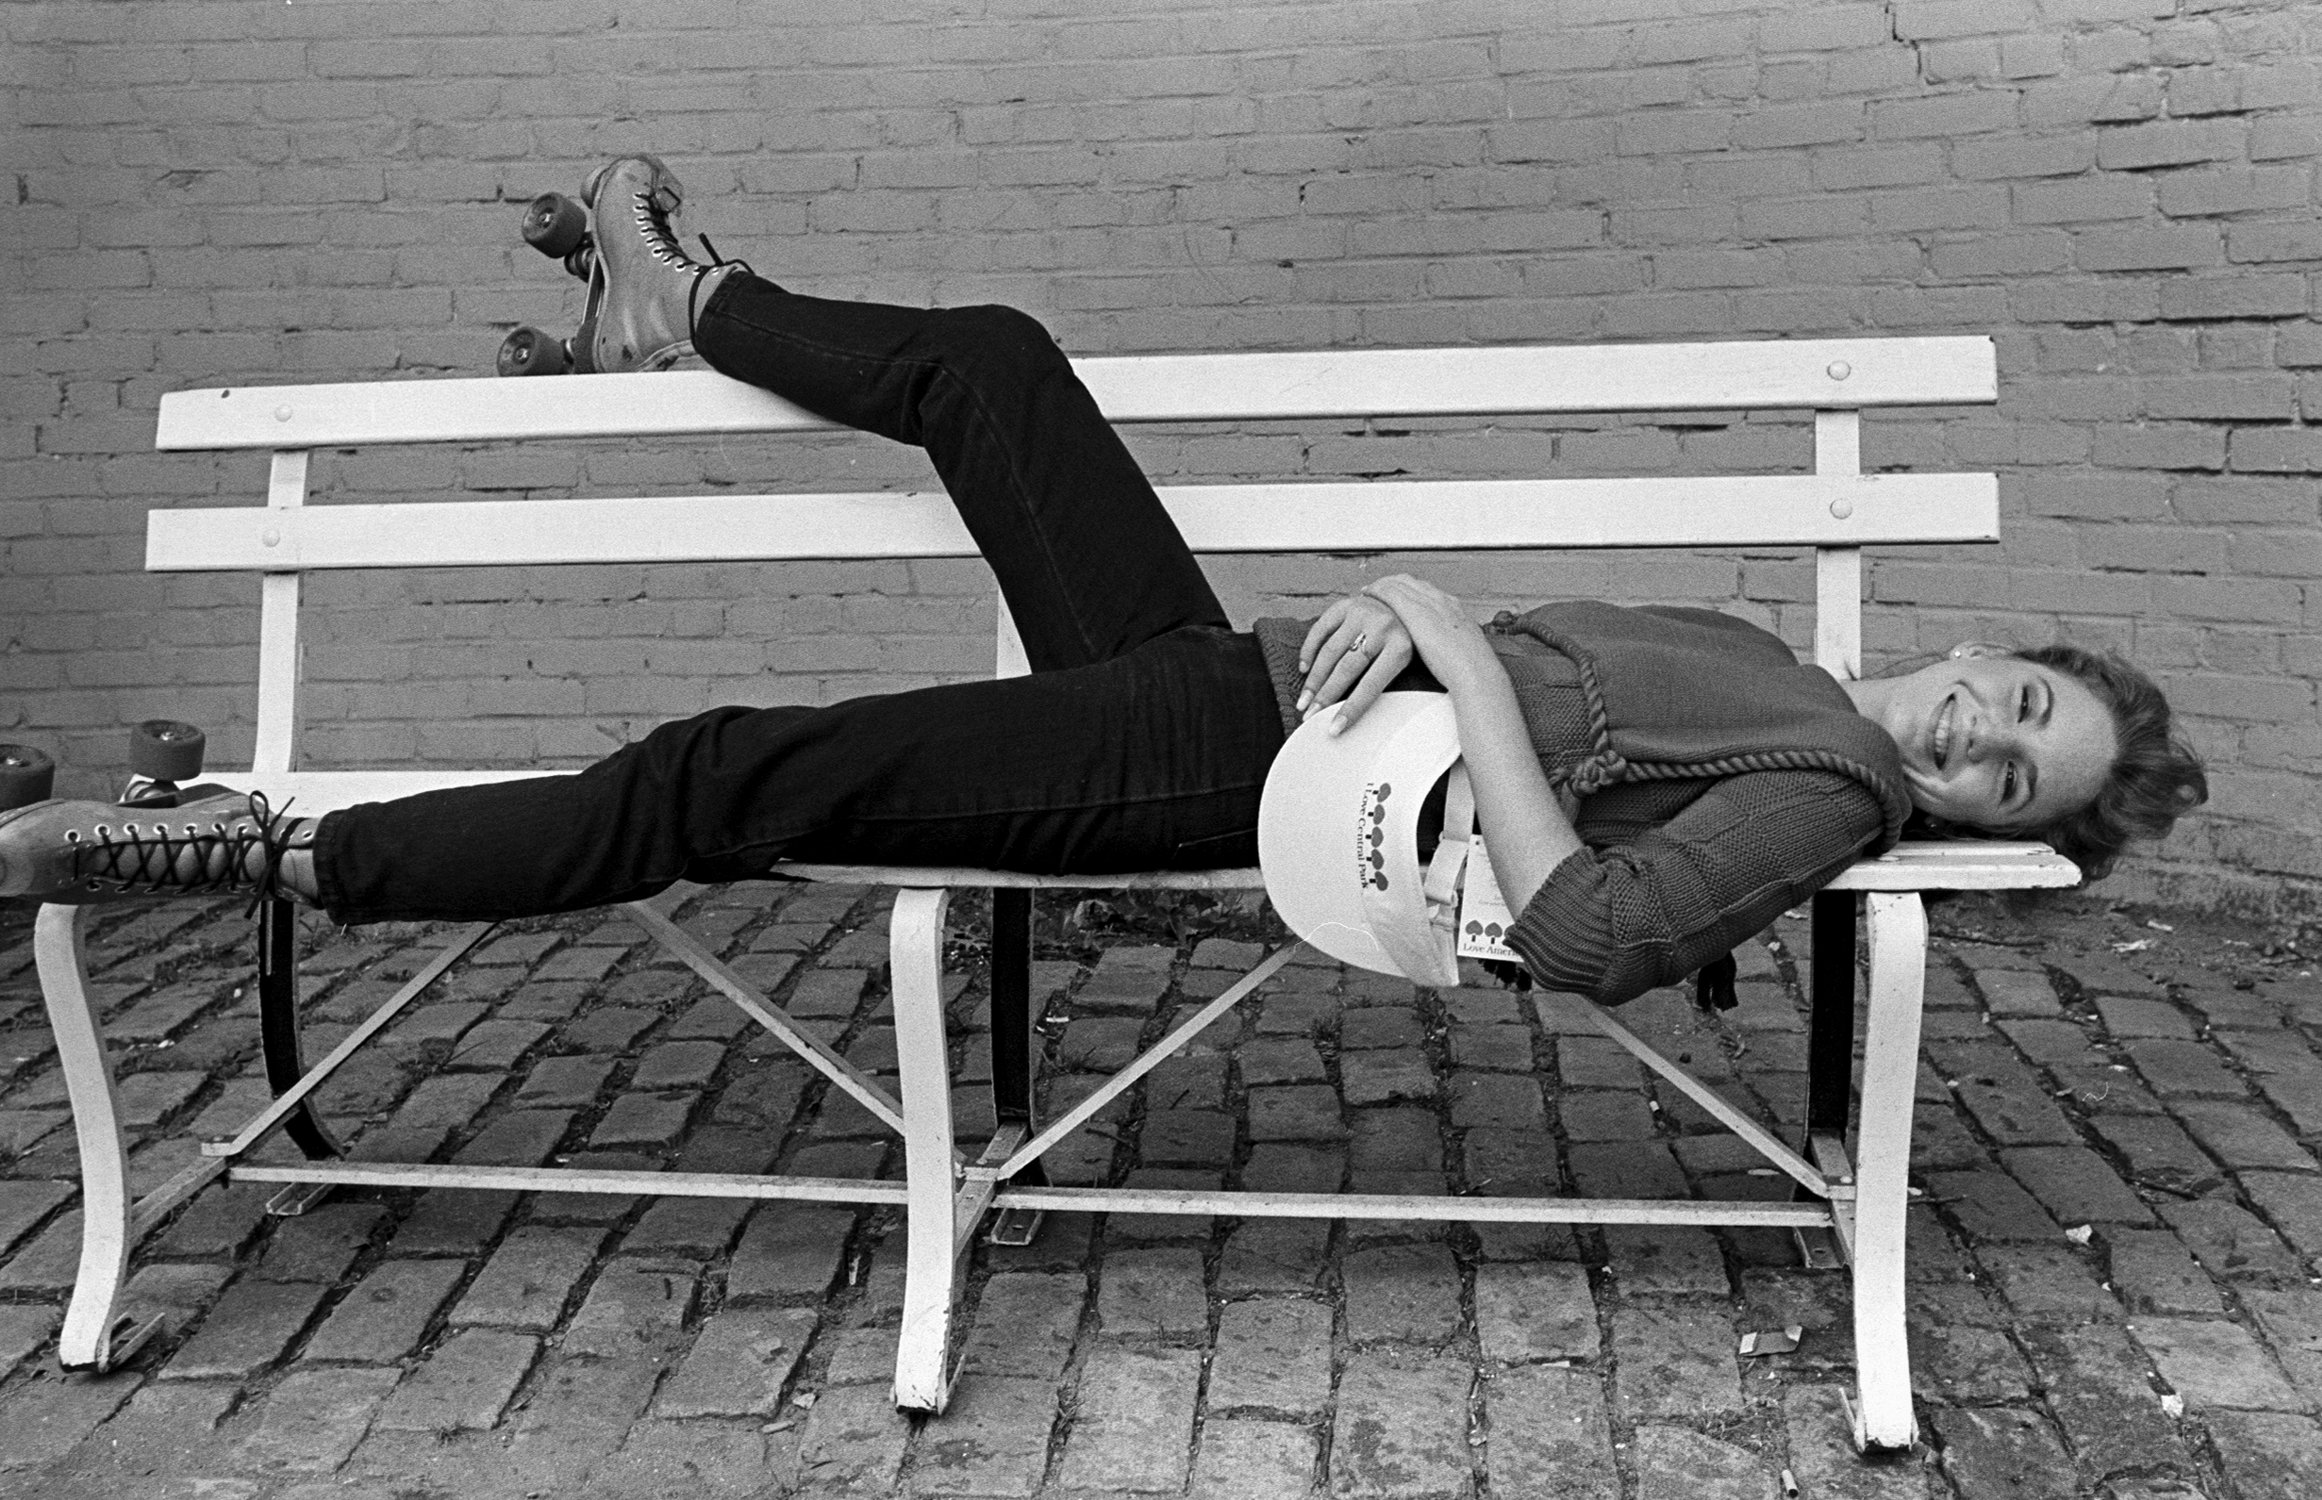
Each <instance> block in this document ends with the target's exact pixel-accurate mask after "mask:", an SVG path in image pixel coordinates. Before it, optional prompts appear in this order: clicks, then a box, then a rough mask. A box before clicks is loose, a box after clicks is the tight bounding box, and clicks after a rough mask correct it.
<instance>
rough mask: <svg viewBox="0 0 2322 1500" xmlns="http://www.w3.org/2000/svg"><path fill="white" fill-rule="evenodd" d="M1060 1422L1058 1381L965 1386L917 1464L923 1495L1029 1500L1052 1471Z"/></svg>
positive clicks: (916, 1488)
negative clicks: (1051, 1446)
mask: <svg viewBox="0 0 2322 1500" xmlns="http://www.w3.org/2000/svg"><path fill="white" fill-rule="evenodd" d="M1055 1420H1056V1385H1055V1381H1054V1377H1050V1378H1048V1379H1043V1380H1023V1379H1007V1378H1002V1377H998V1376H991V1375H986V1376H982V1377H980V1378H977V1379H973V1380H965V1381H962V1382H961V1383H960V1385H959V1387H958V1388H957V1390H956V1392H955V1393H954V1394H953V1396H952V1401H951V1406H950V1407H949V1408H948V1409H947V1410H946V1411H945V1412H944V1416H943V1431H942V1434H941V1436H940V1437H938V1438H937V1439H936V1441H935V1442H934V1443H932V1444H923V1445H922V1446H921V1447H920V1449H919V1451H918V1454H917V1456H916V1458H915V1460H914V1462H913V1464H912V1471H911V1476H912V1489H913V1492H914V1493H916V1494H922V1495H978V1496H982V1495H996V1496H1029V1495H1031V1494H1033V1493H1034V1492H1035V1491H1037V1490H1038V1489H1039V1488H1040V1480H1041V1476H1042V1474H1043V1473H1044V1472H1045V1471H1046V1469H1047V1466H1048V1436H1049V1431H1050V1429H1051V1428H1052V1427H1053V1426H1054V1424H1055Z"/></svg>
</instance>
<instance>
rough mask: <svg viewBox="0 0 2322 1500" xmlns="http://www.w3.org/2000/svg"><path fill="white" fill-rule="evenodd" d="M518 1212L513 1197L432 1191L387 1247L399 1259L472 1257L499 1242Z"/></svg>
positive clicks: (498, 1193) (469, 1191)
mask: <svg viewBox="0 0 2322 1500" xmlns="http://www.w3.org/2000/svg"><path fill="white" fill-rule="evenodd" d="M539 1201H541V1200H535V1202H536V1203H537V1202H539ZM515 1211H516V1195H515V1194H514V1193H510V1192H501V1191H499V1190H497V1189H494V1190H491V1191H488V1192H477V1191H475V1190H473V1189H468V1188H431V1189H429V1190H428V1191H427V1192H424V1193H422V1194H420V1195H419V1201H418V1203H417V1204H416V1205H414V1206H413V1208H412V1210H411V1212H410V1214H409V1215H408V1216H406V1217H405V1219H404V1220H403V1222H402V1223H401V1224H398V1225H397V1226H395V1237H394V1238H393V1239H392V1240H390V1241H388V1244H389V1246H390V1247H391V1248H392V1250H393V1252H394V1253H395V1254H397V1255H412V1256H418V1255H466V1254H472V1253H475V1252H478V1251H481V1250H482V1249H483V1248H484V1247H485V1246H486V1245H489V1244H490V1243H491V1242H492V1241H493V1240H494V1239H496V1238H498V1237H499V1234H500V1231H501V1230H502V1229H504V1228H505V1227H507V1223H508V1216H509V1215H510V1214H512V1213H514V1212H515Z"/></svg>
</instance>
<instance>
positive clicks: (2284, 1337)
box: [2241, 1287, 2322, 1402]
mask: <svg viewBox="0 0 2322 1500" xmlns="http://www.w3.org/2000/svg"><path fill="white" fill-rule="evenodd" d="M2241 1303H2242V1306H2243V1307H2245V1308H2247V1309H2248V1310H2249V1312H2250V1315H2251V1316H2252V1317H2254V1318H2256V1319H2257V1325H2258V1329H2259V1331H2260V1332H2261V1333H2262V1334H2263V1335H2264V1336H2265V1341H2266V1343H2267V1344H2268V1345H2270V1346H2271V1347H2272V1349H2273V1352H2274V1356H2275V1357H2276V1358H2277V1359H2279V1360H2280V1361H2281V1362H2282V1368H2283V1369H2284V1370H2286V1371H2287V1372H2288V1373H2289V1376H2290V1383H2291V1384H2292V1385H2294V1386H2296V1387H2297V1388H2298V1390H2299V1392H2300V1394H2302V1395H2304V1396H2305V1397H2306V1399H2307V1400H2308V1401H2309V1402H2314V1401H2322V1290H2316V1289H2315V1288H2313V1287H2297V1288H2293V1289H2291V1290H2288V1291H2273V1290H2270V1289H2268V1288H2265V1287H2249V1288H2246V1289H2244V1290H2243V1292H2242V1293H2241Z"/></svg>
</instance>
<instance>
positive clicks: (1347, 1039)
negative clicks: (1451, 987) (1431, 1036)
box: [1338, 1005, 1427, 1051]
mask: <svg viewBox="0 0 2322 1500" xmlns="http://www.w3.org/2000/svg"><path fill="white" fill-rule="evenodd" d="M1426 1038H1427V1023H1426V1022H1425V1021H1423V1020H1421V1019H1420V1017H1419V1012H1417V1011H1415V1010H1413V1009H1411V1008H1410V1007H1409V1006H1407V1005H1378V1006H1369V1007H1366V1008H1364V1009H1361V1010H1350V1011H1348V1012H1347V1013H1346V1014H1345V1015H1343V1016H1341V1017H1340V1018H1339V1023H1338V1044H1339V1046H1340V1047H1341V1048H1344V1049H1346V1050H1347V1051H1356V1050H1370V1049H1379V1050H1384V1049H1389V1048H1399V1047H1416V1046H1418V1045H1419V1044H1420V1043H1422V1042H1423V1041H1425V1040H1426Z"/></svg>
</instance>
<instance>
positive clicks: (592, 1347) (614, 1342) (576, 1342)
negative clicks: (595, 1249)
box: [564, 1260, 700, 1359]
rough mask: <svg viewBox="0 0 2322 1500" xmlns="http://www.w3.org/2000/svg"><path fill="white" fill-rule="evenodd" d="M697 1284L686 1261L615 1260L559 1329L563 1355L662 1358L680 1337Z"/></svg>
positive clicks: (697, 1275) (694, 1268) (696, 1269)
mask: <svg viewBox="0 0 2322 1500" xmlns="http://www.w3.org/2000/svg"><path fill="white" fill-rule="evenodd" d="M699 1284H700V1268H699V1267H698V1266H695V1265H693V1264H692V1263H691V1262H688V1261H670V1262H661V1263H650V1262H637V1261H631V1260H616V1261H614V1262H613V1263H612V1264H610V1265H608V1266H606V1267H605V1268H604V1269H603V1270H601V1271H599V1272H598V1273H597V1279H596V1280H595V1281H593V1282H591V1283H590V1285H589V1290H588V1295H587V1296H586V1297H584V1298H583V1299H582V1301H581V1305H580V1311H578V1312H576V1313H574V1314H573V1315H572V1321H571V1323H569V1324H567V1325H566V1327H565V1331H564V1352H565V1353H566V1354H568V1355H571V1354H590V1355H596V1356H599V1357H601V1358H605V1359H615V1358H620V1357H622V1356H632V1357H633V1356H637V1355H645V1356H648V1357H652V1358H665V1357H667V1355H668V1354H669V1353H670V1352H671V1351H672V1350H674V1349H675V1348H676V1347H677V1345H678V1344H679V1343H680V1342H681V1339H682V1332H681V1330H682V1327H683V1325H684V1323H685V1317H686V1314H687V1313H688V1312H689V1311H690V1310H691V1309H692V1307H693V1299H694V1295H695V1293H696V1291H697V1290H698V1288H699Z"/></svg>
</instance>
